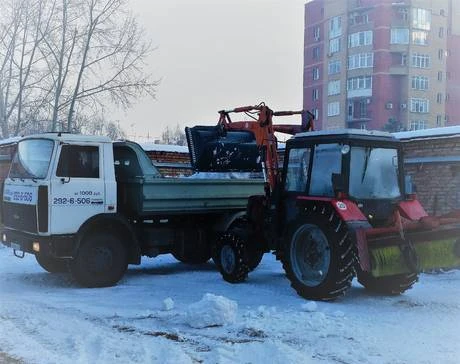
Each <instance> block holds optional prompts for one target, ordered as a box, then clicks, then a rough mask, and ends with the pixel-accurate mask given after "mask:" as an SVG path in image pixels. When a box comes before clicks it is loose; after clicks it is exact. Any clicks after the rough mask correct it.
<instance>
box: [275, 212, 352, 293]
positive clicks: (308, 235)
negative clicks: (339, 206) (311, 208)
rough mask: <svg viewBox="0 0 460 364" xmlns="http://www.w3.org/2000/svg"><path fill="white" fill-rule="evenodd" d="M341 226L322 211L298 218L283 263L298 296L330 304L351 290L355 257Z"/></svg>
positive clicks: (335, 218) (331, 216) (346, 234)
mask: <svg viewBox="0 0 460 364" xmlns="http://www.w3.org/2000/svg"><path fill="white" fill-rule="evenodd" d="M307 221H308V223H305V222H307ZM344 225H345V224H343V222H342V221H341V220H340V218H339V217H338V216H336V215H335V213H334V212H329V213H326V212H325V211H324V210H323V213H322V214H321V213H317V214H311V215H309V216H303V217H300V218H299V219H298V222H297V223H296V224H294V226H293V228H292V229H291V233H290V234H289V237H288V242H287V244H286V246H285V251H284V254H283V255H282V262H283V267H284V270H285V271H286V275H287V277H288V278H289V280H290V281H291V286H292V287H293V288H294V289H295V290H296V292H297V293H298V294H299V295H300V296H302V297H304V298H308V299H312V300H333V299H335V298H337V297H339V296H341V295H343V294H344V293H345V292H346V291H347V289H348V288H349V287H350V286H351V281H352V280H353V276H354V262H355V254H354V249H353V242H352V241H351V239H350V238H349V236H348V231H347V229H346V228H345V227H344Z"/></svg>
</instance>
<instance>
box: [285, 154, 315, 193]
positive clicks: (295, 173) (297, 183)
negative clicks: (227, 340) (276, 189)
mask: <svg viewBox="0 0 460 364" xmlns="http://www.w3.org/2000/svg"><path fill="white" fill-rule="evenodd" d="M309 164H310V148H294V149H291V150H290V151H289V161H288V167H287V174H286V185H285V186H286V187H285V189H286V191H290V192H305V191H306V189H307V179H308V167H309Z"/></svg>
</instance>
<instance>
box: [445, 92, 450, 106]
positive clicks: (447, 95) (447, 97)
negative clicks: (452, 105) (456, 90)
mask: <svg viewBox="0 0 460 364" xmlns="http://www.w3.org/2000/svg"><path fill="white" fill-rule="evenodd" d="M449 100H450V95H449V94H446V104H447V103H448V102H449Z"/></svg>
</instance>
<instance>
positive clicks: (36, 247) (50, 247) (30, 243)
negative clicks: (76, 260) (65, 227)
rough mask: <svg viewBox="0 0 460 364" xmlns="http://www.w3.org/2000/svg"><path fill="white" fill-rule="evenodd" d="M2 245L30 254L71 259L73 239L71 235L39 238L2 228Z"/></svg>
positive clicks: (34, 235) (38, 236) (35, 235)
mask: <svg viewBox="0 0 460 364" xmlns="http://www.w3.org/2000/svg"><path fill="white" fill-rule="evenodd" d="M1 237H2V243H3V245H5V246H7V247H8V248H12V249H14V250H17V251H23V252H25V253H30V254H37V253H40V254H44V255H50V256H53V257H56V258H72V257H73V254H74V251H75V249H74V246H75V243H74V241H75V239H74V236H73V235H53V236H40V235H37V234H29V233H24V232H21V231H17V230H13V229H8V228H5V227H4V228H3V229H2V235H1Z"/></svg>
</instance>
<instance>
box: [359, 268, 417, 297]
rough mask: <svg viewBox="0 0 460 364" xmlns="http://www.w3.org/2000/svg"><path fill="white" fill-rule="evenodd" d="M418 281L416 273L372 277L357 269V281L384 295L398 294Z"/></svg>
mask: <svg viewBox="0 0 460 364" xmlns="http://www.w3.org/2000/svg"><path fill="white" fill-rule="evenodd" d="M417 281H418V275H417V273H410V274H398V275H394V276H388V277H379V278H376V277H373V276H372V275H371V274H370V273H369V272H363V271H361V270H359V269H358V282H359V283H361V284H362V285H363V286H364V288H366V289H368V290H369V291H372V292H375V293H379V294H384V295H399V294H401V293H404V292H405V291H407V290H408V289H411V288H412V286H413V285H414V284H415V282H417Z"/></svg>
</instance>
